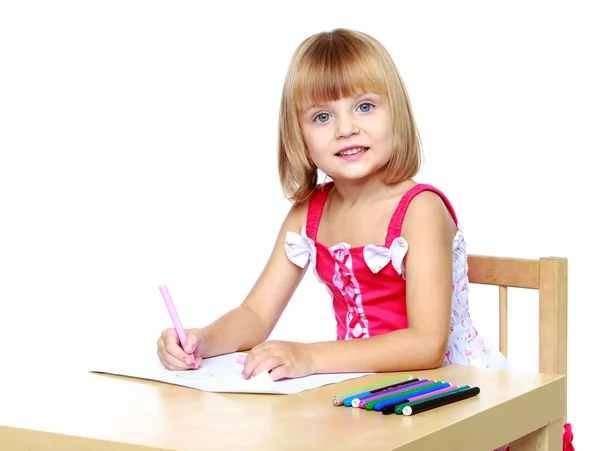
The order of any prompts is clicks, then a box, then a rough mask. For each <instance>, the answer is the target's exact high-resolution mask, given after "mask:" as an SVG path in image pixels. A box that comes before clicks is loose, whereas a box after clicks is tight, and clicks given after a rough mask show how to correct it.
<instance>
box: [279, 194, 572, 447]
mask: <svg viewBox="0 0 600 451" xmlns="http://www.w3.org/2000/svg"><path fill="white" fill-rule="evenodd" d="M332 186H333V182H329V183H327V184H325V185H323V186H322V187H320V188H319V189H318V190H317V191H316V192H315V193H314V194H313V195H312V197H311V198H310V200H309V205H308V213H307V217H306V224H305V226H303V227H302V229H301V230H300V231H299V233H298V232H295V231H288V232H287V236H286V242H285V250H286V253H287V256H288V258H289V259H290V260H291V261H292V262H294V263H295V264H296V265H298V266H300V267H302V268H304V267H305V266H306V265H307V264H308V263H309V262H310V263H312V265H313V271H314V273H315V275H316V277H317V279H318V280H319V281H320V282H321V283H323V284H324V285H325V287H326V289H327V291H328V293H329V295H330V296H331V300H332V304H333V311H334V314H335V319H336V323H337V327H336V331H337V339H338V340H354V339H360V338H365V337H370V336H375V335H380V334H384V333H387V332H392V331H395V330H399V329H405V328H407V327H408V317H407V313H406V280H405V278H404V256H405V255H406V252H407V250H408V246H409V244H410V243H408V242H407V241H406V240H405V239H404V238H403V237H402V222H403V220H404V215H405V213H406V210H407V208H408V206H409V204H410V202H411V201H412V199H414V197H415V196H416V195H418V194H419V193H421V192H423V191H432V192H434V193H436V194H437V195H438V196H440V198H441V199H442V200H443V201H444V203H445V205H446V207H447V208H448V211H449V212H450V214H451V215H452V218H453V219H454V221H455V223H456V226H457V232H456V235H455V236H454V240H453V245H452V263H453V270H452V313H451V317H450V329H449V331H448V333H449V340H448V347H447V350H446V357H445V360H444V363H449V364H457V365H465V366H476V367H480V368H497V369H511V368H512V366H511V365H510V363H509V361H508V360H507V359H506V357H505V356H504V355H503V354H501V353H500V352H499V351H498V350H497V349H495V348H494V347H493V346H492V345H491V344H490V343H489V342H488V340H487V339H485V338H484V337H482V336H481V335H479V334H478V333H477V330H476V329H475V327H474V326H473V323H472V321H471V317H470V315H469V302H468V297H469V280H468V266H467V250H466V243H465V239H464V236H463V230H462V227H461V226H460V223H459V222H458V219H457V217H456V213H455V212H454V209H453V208H452V205H451V204H450V201H449V200H448V199H447V197H446V196H445V195H444V194H443V193H442V192H441V191H439V190H438V189H437V188H434V187H433V186H431V185H426V184H418V185H416V186H414V187H413V188H411V189H410V190H408V191H407V192H406V193H405V194H404V195H403V196H402V198H401V199H400V202H399V203H398V206H397V208H396V210H395V212H394V214H393V215H392V218H391V220H390V222H389V225H388V230H387V235H386V238H385V242H384V243H383V244H379V245H376V244H368V245H366V246H357V247H352V246H351V244H349V243H344V242H340V243H338V244H336V245H335V246H332V247H327V246H325V245H323V244H322V243H319V242H318V241H317V238H316V237H317V230H318V228H319V222H320V220H321V215H322V213H323V207H324V205H325V200H326V199H327V194H328V193H329V190H330V189H331V187H332ZM571 440H572V432H571V429H570V425H569V424H567V425H566V427H565V433H564V442H565V443H564V449H565V450H572V449H573V448H572V444H571ZM501 449H507V447H503V448H501Z"/></svg>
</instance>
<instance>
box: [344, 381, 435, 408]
mask: <svg viewBox="0 0 600 451" xmlns="http://www.w3.org/2000/svg"><path fill="white" fill-rule="evenodd" d="M425 380H426V379H425ZM420 381H421V379H418V378H416V379H407V380H405V381H402V382H397V383H395V384H391V385H386V386H384V387H381V388H376V389H373V390H372V391H365V392H362V393H359V394H358V395H354V396H348V397H347V398H346V399H344V405H345V406H347V407H349V406H350V405H352V407H358V405H359V403H360V402H361V401H362V400H363V399H367V398H370V397H373V396H376V395H380V394H381V393H384V392H387V391H390V390H393V389H397V388H400V387H403V386H408V385H412V384H416V383H417V382H420ZM347 402H348V404H346V403H347Z"/></svg>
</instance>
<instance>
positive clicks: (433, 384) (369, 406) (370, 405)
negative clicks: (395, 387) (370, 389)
mask: <svg viewBox="0 0 600 451" xmlns="http://www.w3.org/2000/svg"><path fill="white" fill-rule="evenodd" d="M442 383H443V382H442V381H437V382H434V381H428V382H425V384H424V385H421V384H418V385H420V387H417V386H416V385H413V386H412V387H415V388H412V389H411V390H402V391H401V392H398V393H394V394H390V395H388V396H384V397H382V398H377V399H374V400H372V401H369V402H367V403H365V407H364V408H365V409H366V410H373V408H374V407H375V404H376V403H378V402H382V401H386V400H388V399H392V398H395V397H397V396H402V395H403V394H409V393H410V394H412V393H415V392H417V391H420V390H423V389H424V388H428V387H437V386H439V385H442Z"/></svg>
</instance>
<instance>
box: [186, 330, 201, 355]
mask: <svg viewBox="0 0 600 451" xmlns="http://www.w3.org/2000/svg"><path fill="white" fill-rule="evenodd" d="M186 335H187V338H186V339H185V343H184V344H183V349H184V351H185V352H187V353H188V354H192V355H193V354H194V351H195V350H196V348H197V347H198V337H197V336H196V335H195V334H193V333H189V332H187V333H186Z"/></svg>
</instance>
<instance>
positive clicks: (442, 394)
mask: <svg viewBox="0 0 600 451" xmlns="http://www.w3.org/2000/svg"><path fill="white" fill-rule="evenodd" d="M470 387H471V386H470V385H463V386H462V387H458V388H453V389H452V390H448V391H445V392H443V393H438V394H432V395H431V396H428V397H427V398H421V399H417V400H416V401H411V402H407V403H404V404H400V405H399V406H396V408H395V409H394V411H395V412H396V413H397V414H398V415H402V410H403V409H404V408H405V407H407V406H409V407H410V406H414V405H415V404H419V403H420V402H423V401H429V400H430V399H436V398H439V397H440V396H446V395H449V394H450V393H456V392H458V391H462V390H465V389H467V388H470ZM434 393H435V392H434Z"/></svg>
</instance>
